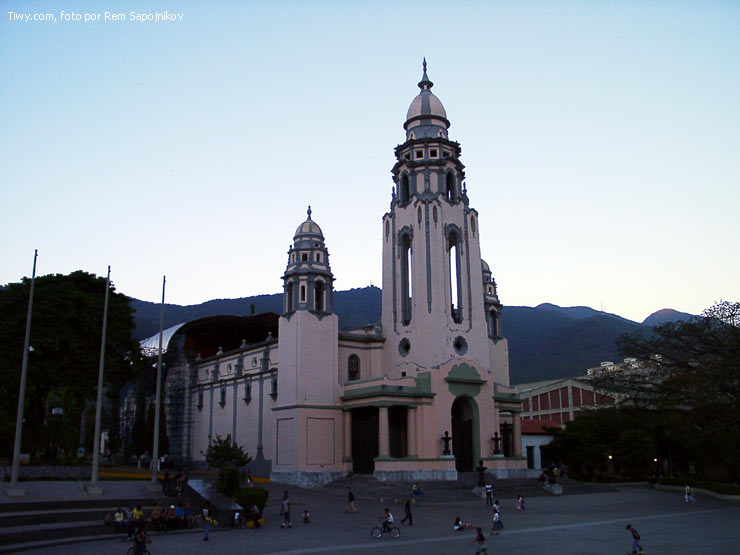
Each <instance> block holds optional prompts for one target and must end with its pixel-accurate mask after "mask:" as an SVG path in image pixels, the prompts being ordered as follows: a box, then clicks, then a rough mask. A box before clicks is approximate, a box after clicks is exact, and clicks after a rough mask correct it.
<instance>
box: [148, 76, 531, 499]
mask: <svg viewBox="0 0 740 555" xmlns="http://www.w3.org/2000/svg"><path fill="white" fill-rule="evenodd" d="M418 86H419V89H420V91H419V94H418V95H417V96H416V97H415V98H414V99H413V101H412V102H411V106H410V107H409V109H408V113H407V115H406V121H405V122H404V125H403V127H404V130H405V142H403V144H401V145H399V146H397V147H396V148H395V151H394V152H395V163H394V165H393V168H392V174H393V182H392V183H389V184H388V187H389V192H391V203H390V210H389V211H388V212H387V213H386V214H384V215H383V216H382V222H381V225H382V241H383V255H382V257H383V260H382V264H383V282H382V317H381V321H380V322H379V323H377V324H375V325H370V326H366V327H364V328H362V329H360V330H356V331H351V332H344V331H339V326H338V318H337V315H336V314H335V313H334V312H333V293H334V290H333V281H334V276H333V274H332V270H331V267H330V264H329V250H328V247H327V245H330V244H331V238H330V237H324V234H323V233H322V231H321V228H320V227H319V224H318V223H317V222H316V221H314V219H313V214H312V213H311V209H310V208H309V210H308V215H307V218H306V220H305V221H304V222H302V223H300V225H298V227H297V229H296V230H295V234H294V236H293V243H292V246H291V248H290V251H289V253H288V261H287V266H286V269H285V273H284V274H283V276H282V280H283V292H284V295H283V297H284V302H283V309H282V314H280V315H277V314H273V313H264V314H257V315H253V316H244V317H239V316H222V317H221V316H219V317H211V318H202V319H199V320H196V321H193V322H188V323H187V324H181V325H179V326H176V327H175V328H171V329H169V330H167V333H166V335H165V347H166V349H167V351H168V353H167V359H168V369H167V380H166V384H165V388H166V389H165V391H166V396H165V398H166V411H167V427H168V435H169V438H170V457H171V458H178V459H179V460H182V461H183V462H186V463H188V464H192V465H198V464H201V463H203V462H204V456H203V454H202V453H203V451H205V450H206V449H207V447H208V445H209V443H210V442H211V441H212V440H213V439H214V438H215V437H216V436H217V435H219V436H222V437H225V436H226V435H229V434H230V435H231V437H232V438H233V439H234V440H235V441H236V442H237V443H238V444H239V445H241V446H243V447H244V448H245V449H246V450H247V451H248V453H249V454H250V455H251V456H252V457H253V458H254V460H253V462H252V463H250V465H251V468H252V473H253V474H257V475H260V474H261V475H268V473H269V476H270V478H271V479H272V480H276V481H280V482H286V483H292V484H297V485H317V484H323V483H326V482H328V481H331V480H334V479H337V478H339V477H342V476H345V475H347V474H350V473H368V474H369V473H372V474H374V475H375V477H377V478H378V479H381V480H390V479H394V480H395V479H403V480H425V479H436V480H454V479H456V478H457V473H458V472H466V471H471V470H473V468H474V467H475V466H477V465H478V463H479V461H483V464H484V465H485V466H486V467H487V468H488V469H489V471H491V472H493V473H494V474H496V475H498V476H500V477H504V476H509V475H514V474H521V475H524V472H525V469H526V458H525V457H523V456H522V448H521V428H520V412H521V401H520V400H519V396H518V393H517V390H516V388H514V387H511V386H510V385H509V363H508V345H507V340H506V339H505V338H504V337H502V336H501V333H500V320H501V310H502V305H501V303H500V302H499V298H498V294H497V291H496V283H495V281H494V280H493V277H492V275H491V270H490V267H489V265H488V264H486V262H485V261H484V260H483V259H482V258H481V252H480V237H479V229H480V226H479V222H478V218H479V215H478V212H477V211H476V210H475V209H474V208H472V206H471V205H470V200H469V197H468V191H467V190H466V186H465V184H464V178H465V173H464V166H463V164H462V162H461V161H460V152H461V150H460V144H459V143H457V142H455V141H452V140H450V138H449V136H448V129H449V127H450V122H449V121H448V119H447V114H446V112H445V109H444V107H443V106H442V103H441V102H440V100H439V99H438V98H437V97H436V96H435V95H434V94H433V93H432V86H433V83H432V82H431V81H430V80H429V78H428V77H427V71H426V62H425V63H424V73H423V76H422V79H421V81H420V82H419V84H418ZM152 340H154V341H157V338H156V337H155V338H152ZM150 341H151V340H150Z"/></svg>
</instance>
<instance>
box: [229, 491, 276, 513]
mask: <svg viewBox="0 0 740 555" xmlns="http://www.w3.org/2000/svg"><path fill="white" fill-rule="evenodd" d="M269 493H270V492H268V491H267V490H266V489H262V488H258V487H253V488H239V489H237V490H236V491H235V492H234V494H233V496H232V499H233V500H234V501H235V502H237V503H238V504H239V505H241V506H242V507H244V510H245V511H248V510H249V507H251V506H252V505H257V508H258V509H259V510H260V512H263V511H264V510H265V503H267V496H268V495H269Z"/></svg>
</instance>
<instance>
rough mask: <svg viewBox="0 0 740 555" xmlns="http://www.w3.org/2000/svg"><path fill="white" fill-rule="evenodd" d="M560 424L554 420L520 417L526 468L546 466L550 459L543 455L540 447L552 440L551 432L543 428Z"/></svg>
mask: <svg viewBox="0 0 740 555" xmlns="http://www.w3.org/2000/svg"><path fill="white" fill-rule="evenodd" d="M559 426H560V424H558V423H557V422H555V421H554V420H546V419H539V420H530V419H526V418H523V419H522V449H523V452H524V454H525V455H526V457H527V469H528V470H542V469H543V468H547V467H548V466H549V464H550V463H551V462H552V461H548V460H547V458H546V457H543V454H542V447H543V446H544V445H547V444H548V443H550V441H552V439H553V437H554V436H553V434H552V432H550V431H548V430H545V428H557V427H559Z"/></svg>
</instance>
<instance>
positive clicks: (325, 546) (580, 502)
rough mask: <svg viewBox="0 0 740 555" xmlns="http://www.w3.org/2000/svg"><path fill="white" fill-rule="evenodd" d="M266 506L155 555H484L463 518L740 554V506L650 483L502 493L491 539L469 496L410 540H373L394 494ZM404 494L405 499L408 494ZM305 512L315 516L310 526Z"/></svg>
mask: <svg viewBox="0 0 740 555" xmlns="http://www.w3.org/2000/svg"><path fill="white" fill-rule="evenodd" d="M268 489H270V498H269V500H268V503H267V506H266V507H265V516H266V524H265V526H263V527H262V528H260V529H259V530H252V529H245V530H234V529H226V530H223V531H218V530H213V531H212V532H211V539H210V541H209V542H207V543H206V542H203V541H202V539H201V538H202V532H201V531H197V532H189V533H182V534H174V533H172V534H168V535H159V536H155V537H153V543H152V545H151V546H150V551H151V553H152V555H160V554H162V555H163V554H172V555H180V554H182V555H187V554H190V553H199V554H201V553H228V554H236V553H246V554H268V553H273V554H276V553H279V554H281V555H282V554H299V553H359V554H363V553H368V554H369V553H383V554H386V553H388V554H410V553H411V554H415V553H424V554H433V555H442V554H453V553H470V554H472V553H475V547H474V546H469V547H468V546H467V544H468V542H469V541H470V540H471V539H472V538H473V537H474V532H473V531H465V532H454V531H453V529H452V523H453V521H454V519H455V517H456V516H458V515H459V516H460V517H461V518H462V519H463V520H464V521H466V522H472V523H474V524H477V525H480V526H481V527H482V528H483V530H484V533H485V534H486V537H487V538H488V542H487V546H488V552H489V553H516V554H529V553H532V554H534V553H547V554H560V553H563V554H604V555H609V554H624V553H628V552H629V550H630V547H631V543H632V540H631V536H630V534H629V533H628V532H627V531H626V530H625V526H626V524H628V523H631V524H632V525H633V527H634V528H635V529H636V530H638V532H639V533H640V534H641V535H642V539H643V541H642V543H643V546H644V547H645V552H646V553H650V554H652V553H696V554H704V553H711V554H725V553H726V554H731V553H732V554H736V553H740V504H738V503H731V502H727V501H721V500H717V499H714V498H711V497H706V496H699V498H698V503H697V504H696V505H689V504H686V503H685V502H684V500H683V493H682V492H672V491H663V490H655V489H650V488H647V487H621V488H615V489H614V491H610V492H607V493H592V494H580V495H564V496H561V497H532V498H529V499H527V505H526V507H527V508H526V511H523V512H518V511H516V501H515V500H514V499H501V506H502V520H503V522H504V525H505V528H504V529H503V531H502V532H501V534H500V535H497V536H491V535H490V527H491V511H490V509H489V508H487V507H486V505H485V503H484V501H483V500H471V499H469V498H467V497H465V498H463V499H460V500H457V501H450V502H446V503H441V502H435V503H428V504H425V503H424V501H423V499H422V501H421V502H420V503H419V504H417V505H414V506H413V515H414V526H412V527H409V526H406V525H403V526H401V525H400V524H397V525H398V526H399V527H400V528H401V537H400V538H399V539H396V540H394V539H391V538H390V537H389V536H388V535H387V534H386V535H384V536H383V537H382V538H381V539H379V540H375V539H373V538H371V537H370V528H371V527H372V526H374V525H375V524H376V523H377V517H378V516H379V515H380V514H381V513H382V511H383V507H384V506H389V508H390V509H391V512H392V513H393V515H394V517H395V518H396V523H400V521H401V518H403V505H402V504H399V505H393V504H392V501H393V500H392V499H391V500H390V501H391V503H390V504H389V503H388V502H387V501H386V502H384V503H381V502H380V499H372V498H369V497H364V498H362V497H358V503H357V504H358V508H359V513H358V514H345V513H344V507H345V500H344V492H342V491H340V490H331V489H329V488H316V489H298V488H290V487H289V488H284V487H283V486H281V485H280V484H274V483H273V484H270V485H269V486H268ZM283 489H288V492H289V495H290V498H291V502H292V513H291V516H292V520H293V527H292V528H290V529H281V528H280V522H281V521H282V517H281V516H280V515H279V501H280V497H281V496H282V491H283ZM399 501H400V500H399ZM304 509H308V510H309V512H310V513H311V519H312V522H311V523H310V524H303V523H302V522H301V514H302V513H303V510H304ZM128 547H129V544H126V543H121V541H120V540H118V539H107V540H98V541H92V542H85V543H78V544H74V545H64V546H58V547H46V548H44V549H40V550H33V551H26V553H44V554H55V553H60V554H61V553H78V554H88V553H89V554H93V553H95V554H99V553H107V554H115V553H126V550H127V549H128Z"/></svg>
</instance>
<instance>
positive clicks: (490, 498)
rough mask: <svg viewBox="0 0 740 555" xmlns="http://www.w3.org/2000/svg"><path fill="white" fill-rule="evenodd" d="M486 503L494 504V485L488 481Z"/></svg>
mask: <svg viewBox="0 0 740 555" xmlns="http://www.w3.org/2000/svg"><path fill="white" fill-rule="evenodd" d="M486 505H493V486H492V485H491V482H486Z"/></svg>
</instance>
